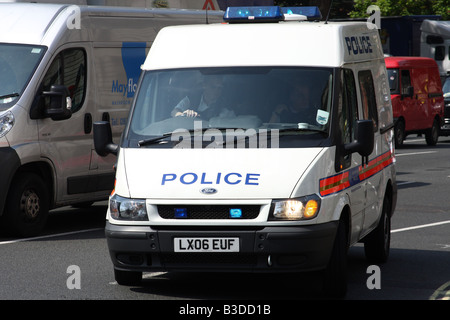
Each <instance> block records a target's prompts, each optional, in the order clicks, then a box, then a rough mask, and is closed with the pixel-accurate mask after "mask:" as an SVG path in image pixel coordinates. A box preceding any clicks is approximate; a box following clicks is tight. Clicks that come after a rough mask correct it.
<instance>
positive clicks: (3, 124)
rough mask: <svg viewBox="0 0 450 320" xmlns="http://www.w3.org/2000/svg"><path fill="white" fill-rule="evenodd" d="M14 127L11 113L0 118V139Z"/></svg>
mask: <svg viewBox="0 0 450 320" xmlns="http://www.w3.org/2000/svg"><path fill="white" fill-rule="evenodd" d="M13 125H14V115H13V114H12V112H11V111H8V112H6V113H4V114H3V115H2V116H0V138H1V137H3V136H5V135H6V134H7V133H8V132H9V130H11V128H12V127H13Z"/></svg>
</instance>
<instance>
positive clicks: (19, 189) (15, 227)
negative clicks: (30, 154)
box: [2, 173, 50, 237]
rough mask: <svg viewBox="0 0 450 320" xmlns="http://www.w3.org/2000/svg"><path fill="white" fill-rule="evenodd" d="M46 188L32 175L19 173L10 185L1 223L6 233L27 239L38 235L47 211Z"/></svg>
mask: <svg viewBox="0 0 450 320" xmlns="http://www.w3.org/2000/svg"><path fill="white" fill-rule="evenodd" d="M49 203H50V201H49V191H48V186H47V185H46V184H45V183H44V181H43V180H42V178H41V177H40V176H38V175H36V174H34V173H21V174H19V175H18V176H17V177H15V178H14V180H13V181H12V183H11V188H10V190H9V192H8V196H7V199H6V204H5V211H4V213H3V222H2V224H4V228H5V229H6V232H7V233H9V234H12V235H14V236H22V237H29V236H35V235H37V234H39V233H40V232H41V231H42V229H43V228H44V226H45V223H46V222H47V217H48V211H49Z"/></svg>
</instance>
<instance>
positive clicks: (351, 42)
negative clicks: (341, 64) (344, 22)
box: [345, 36, 373, 55]
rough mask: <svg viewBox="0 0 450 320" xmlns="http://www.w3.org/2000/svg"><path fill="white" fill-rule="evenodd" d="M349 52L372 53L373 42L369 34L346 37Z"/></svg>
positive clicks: (355, 53)
mask: <svg viewBox="0 0 450 320" xmlns="http://www.w3.org/2000/svg"><path fill="white" fill-rule="evenodd" d="M345 43H346V45H347V51H348V54H352V53H353V54H354V55H357V54H364V53H372V51H373V50H372V43H371V42H370V37H369V36H359V37H355V36H353V37H345Z"/></svg>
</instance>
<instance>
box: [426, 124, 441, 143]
mask: <svg viewBox="0 0 450 320" xmlns="http://www.w3.org/2000/svg"><path fill="white" fill-rule="evenodd" d="M425 140H426V141H427V145H429V146H435V145H436V144H437V142H438V140H439V121H438V120H437V119H434V121H433V126H432V127H431V128H430V129H428V130H427V132H426V133H425Z"/></svg>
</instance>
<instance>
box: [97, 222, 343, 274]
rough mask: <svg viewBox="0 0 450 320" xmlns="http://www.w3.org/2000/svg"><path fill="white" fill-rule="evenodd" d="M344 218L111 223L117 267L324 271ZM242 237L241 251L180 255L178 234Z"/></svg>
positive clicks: (111, 248)
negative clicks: (295, 222) (224, 224)
mask: <svg viewBox="0 0 450 320" xmlns="http://www.w3.org/2000/svg"><path fill="white" fill-rule="evenodd" d="M337 226H338V221H332V222H329V223H324V224H319V225H305V226H292V227H280V226H277V227H264V228H254V229H251V227H248V228H247V227H246V228H243V227H239V228H220V229H218V228H217V227H211V228H209V229H207V228H206V227H198V228H192V227H191V228H189V229H185V228H183V229H180V228H175V227H164V228H161V227H158V228H152V227H149V226H123V225H113V224H110V223H109V222H107V223H106V228H105V233H106V239H107V243H108V248H109V252H110V256H111V259H112V262H113V264H114V268H116V269H119V270H125V271H147V272H151V271H224V272H227V271H233V272H298V271H313V270H320V269H324V268H325V267H326V265H327V263H328V261H329V259H330V255H331V251H332V248H333V243H334V238H335V235H336V230H337ZM179 237H192V238H199V237H203V238H209V237H214V238H224V237H226V238H228V237H234V238H236V237H237V238H239V243H240V247H239V252H230V253H228V252H208V253H184V252H183V253H178V252H174V238H179Z"/></svg>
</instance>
